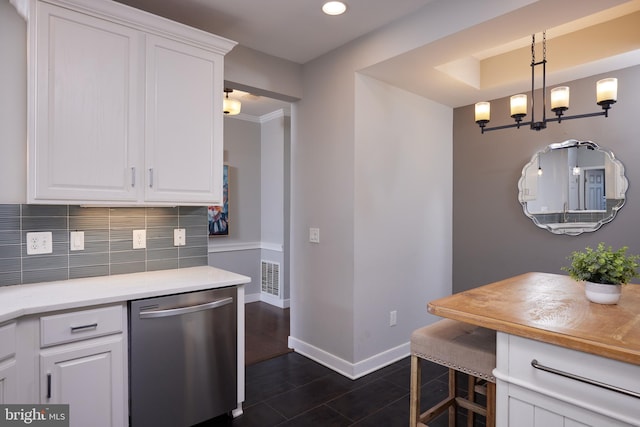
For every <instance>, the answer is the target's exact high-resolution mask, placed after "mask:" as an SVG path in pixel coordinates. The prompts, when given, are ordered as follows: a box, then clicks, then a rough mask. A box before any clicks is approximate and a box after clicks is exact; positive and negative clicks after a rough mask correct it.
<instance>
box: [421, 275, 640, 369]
mask: <svg viewBox="0 0 640 427" xmlns="http://www.w3.org/2000/svg"><path fill="white" fill-rule="evenodd" d="M428 310H429V312H430V313H432V314H435V315H437V316H441V317H447V318H450V319H454V320H460V321H463V322H467V323H471V324H474V325H478V326H482V327H485V328H489V329H494V330H496V331H500V332H505V333H508V334H512V335H518V336H521V337H525V338H531V339H535V340H538V341H543V342H547V343H551V344H557V345H560V346H563V347H566V348H571V349H574V350H579V351H583V352H587V353H592V354H596V355H598V356H603V357H607V358H610V359H615V360H620V361H623V362H627V363H633V364H635V365H640V285H624V286H623V287H622V296H621V298H620V301H619V302H618V304H614V305H603V304H596V303H593V302H589V301H588V300H587V298H586V297H585V295H584V285H583V284H582V283H578V282H576V281H574V280H573V279H571V278H570V277H568V276H563V275H558V274H548V273H526V274H522V275H520V276H515V277H511V278H509V279H505V280H501V281H499V282H495V283H491V284H488V285H484V286H481V287H478V288H475V289H471V290H468V291H464V292H460V293H457V294H454V295H451V296H448V297H445V298H441V299H438V300H435V301H431V302H430V303H429V304H428Z"/></svg>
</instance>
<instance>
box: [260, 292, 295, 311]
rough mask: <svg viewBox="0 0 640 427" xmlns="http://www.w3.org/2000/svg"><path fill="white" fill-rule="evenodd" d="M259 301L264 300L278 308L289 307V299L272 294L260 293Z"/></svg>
mask: <svg viewBox="0 0 640 427" xmlns="http://www.w3.org/2000/svg"><path fill="white" fill-rule="evenodd" d="M260 301H262V302H266V303H267V304H271V305H275V306H276V307H280V308H289V306H290V305H291V301H290V300H288V299H280V298H278V297H276V296H274V295H270V294H266V293H261V294H260Z"/></svg>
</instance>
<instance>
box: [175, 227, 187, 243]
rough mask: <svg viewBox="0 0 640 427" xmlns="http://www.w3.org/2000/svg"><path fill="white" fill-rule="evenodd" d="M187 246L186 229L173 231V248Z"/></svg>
mask: <svg viewBox="0 0 640 427" xmlns="http://www.w3.org/2000/svg"><path fill="white" fill-rule="evenodd" d="M186 244H187V233H186V230H185V229H184V228H174V229H173V246H184V245H186Z"/></svg>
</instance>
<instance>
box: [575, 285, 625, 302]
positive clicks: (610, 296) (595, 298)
mask: <svg viewBox="0 0 640 427" xmlns="http://www.w3.org/2000/svg"><path fill="white" fill-rule="evenodd" d="M584 292H585V295H586V296H587V299H588V300H589V301H591V302H595V303H598V304H617V303H618V300H619V299H620V294H621V293H622V285H603V284H601V283H592V282H584Z"/></svg>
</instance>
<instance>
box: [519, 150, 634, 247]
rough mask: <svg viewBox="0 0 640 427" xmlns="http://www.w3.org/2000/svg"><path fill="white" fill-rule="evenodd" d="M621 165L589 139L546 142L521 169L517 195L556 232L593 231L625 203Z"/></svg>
mask: <svg viewBox="0 0 640 427" xmlns="http://www.w3.org/2000/svg"><path fill="white" fill-rule="evenodd" d="M627 187H628V181H627V178H626V177H625V175H624V166H623V165H622V163H621V162H620V161H619V160H617V159H616V158H615V156H614V155H613V153H612V152H611V151H609V150H606V149H603V148H601V147H598V145H597V144H596V143H594V142H591V141H578V140H575V139H571V140H568V141H564V142H561V143H555V144H550V145H549V146H547V147H546V148H545V149H544V150H541V151H539V152H537V153H536V154H535V155H534V156H533V157H532V158H531V161H530V162H529V163H527V164H526V165H525V167H524V168H523V169H522V177H521V178H520V181H519V182H518V190H519V196H518V200H519V201H520V203H521V204H522V208H523V210H524V213H525V214H526V215H527V216H528V217H529V218H531V220H532V221H533V222H534V223H535V224H536V225H537V226H538V227H541V228H545V229H547V230H549V231H551V232H552V233H555V234H568V235H578V234H581V233H583V232H589V231H596V230H597V229H598V228H600V227H601V226H602V225H603V224H605V223H607V222H609V221H611V220H613V218H614V217H615V215H616V213H617V211H618V210H619V209H620V208H621V207H622V206H623V205H624V201H625V193H626V191H627Z"/></svg>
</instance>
